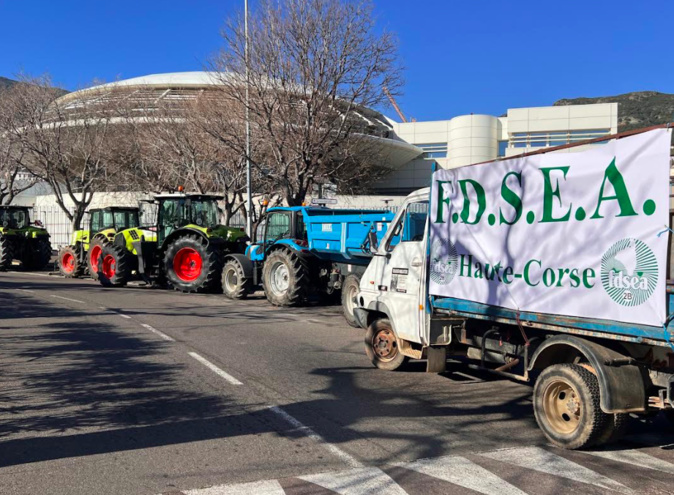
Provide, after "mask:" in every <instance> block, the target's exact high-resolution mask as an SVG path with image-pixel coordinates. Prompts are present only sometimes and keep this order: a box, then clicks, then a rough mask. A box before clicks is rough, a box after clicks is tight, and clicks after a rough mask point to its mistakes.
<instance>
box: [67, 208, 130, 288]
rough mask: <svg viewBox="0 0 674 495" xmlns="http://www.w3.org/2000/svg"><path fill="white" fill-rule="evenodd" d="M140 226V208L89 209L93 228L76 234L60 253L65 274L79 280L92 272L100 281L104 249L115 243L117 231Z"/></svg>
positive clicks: (90, 227) (90, 222) (90, 224)
mask: <svg viewBox="0 0 674 495" xmlns="http://www.w3.org/2000/svg"><path fill="white" fill-rule="evenodd" d="M138 225H139V221H138V208H137V207H123V206H111V207H107V208H94V209H91V210H89V225H88V227H89V228H88V229H87V230H76V231H75V232H73V238H72V244H71V245H70V246H64V247H63V248H61V250H60V251H59V257H58V261H59V271H60V272H61V275H63V276H64V277H67V278H75V277H81V276H82V275H83V274H84V273H85V272H89V275H90V276H91V277H93V278H98V276H97V273H98V260H99V258H100V257H101V253H102V252H103V246H104V245H105V244H107V243H108V242H112V240H113V239H114V237H115V234H116V233H117V232H120V231H122V230H126V229H129V228H134V227H138Z"/></svg>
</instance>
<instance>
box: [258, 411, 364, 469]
mask: <svg viewBox="0 0 674 495" xmlns="http://www.w3.org/2000/svg"><path fill="white" fill-rule="evenodd" d="M269 410H270V411H271V412H273V413H274V414H278V415H279V416H281V417H282V418H283V419H284V420H286V421H287V422H288V423H290V424H291V425H293V426H294V427H295V428H297V429H298V430H301V431H302V433H304V435H305V436H307V437H309V438H311V439H312V440H315V441H316V442H318V443H320V444H321V445H323V447H325V448H326V449H328V450H329V451H330V452H332V453H333V454H334V455H336V456H337V457H339V458H340V459H342V461H344V463H345V464H347V465H348V466H350V467H352V468H362V467H363V465H362V464H361V463H360V462H359V461H358V459H356V458H355V457H353V456H351V455H350V454H347V453H346V452H344V451H343V450H342V449H340V448H339V447H336V446H335V445H332V444H331V443H328V442H326V441H325V439H324V438H323V437H322V436H320V435H319V434H318V433H316V432H315V431H314V430H312V429H311V428H309V427H308V426H305V425H304V424H302V423H301V422H300V421H298V420H297V419H295V418H294V417H293V416H291V415H290V414H288V413H287V412H285V411H284V410H283V409H281V408H280V407H278V406H270V407H269Z"/></svg>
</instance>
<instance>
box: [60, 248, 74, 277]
mask: <svg viewBox="0 0 674 495" xmlns="http://www.w3.org/2000/svg"><path fill="white" fill-rule="evenodd" d="M61 267H62V268H63V271H64V272H66V273H72V272H73V271H74V270H75V257H74V256H73V255H72V253H64V254H63V256H62V257H61Z"/></svg>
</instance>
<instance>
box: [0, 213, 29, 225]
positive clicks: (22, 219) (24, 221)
mask: <svg viewBox="0 0 674 495" xmlns="http://www.w3.org/2000/svg"><path fill="white" fill-rule="evenodd" d="M5 224H7V226H8V227H9V228H12V229H25V228H26V227H28V225H29V224H30V219H29V217H28V211H27V210H15V209H8V210H0V226H3V225H5Z"/></svg>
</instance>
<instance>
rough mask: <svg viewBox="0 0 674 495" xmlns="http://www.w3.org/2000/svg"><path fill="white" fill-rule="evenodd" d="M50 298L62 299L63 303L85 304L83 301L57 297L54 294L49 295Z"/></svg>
mask: <svg viewBox="0 0 674 495" xmlns="http://www.w3.org/2000/svg"><path fill="white" fill-rule="evenodd" d="M51 297H54V298H56V299H63V300H64V301H70V302H74V303H79V304H86V303H85V302H84V301H80V300H79V299H70V298H69V297H63V296H57V295H56V294H51Z"/></svg>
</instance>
